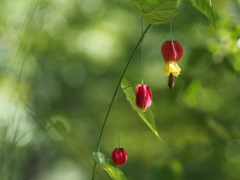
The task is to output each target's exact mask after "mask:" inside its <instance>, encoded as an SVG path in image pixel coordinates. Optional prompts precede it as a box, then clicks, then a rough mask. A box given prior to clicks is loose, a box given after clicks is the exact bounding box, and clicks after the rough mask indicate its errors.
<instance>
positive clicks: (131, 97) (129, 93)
mask: <svg viewBox="0 0 240 180" xmlns="http://www.w3.org/2000/svg"><path fill="white" fill-rule="evenodd" d="M121 87H122V88H123V91H124V93H125V94H126V97H127V100H128V101H129V102H130V104H131V106H132V108H133V109H134V110H135V111H137V113H138V115H139V116H140V117H141V119H142V120H143V122H144V123H146V125H147V126H148V127H149V128H150V129H151V130H152V132H153V133H154V134H155V135H156V136H157V137H158V138H159V139H160V140H162V139H161V137H160V136H159V134H158V132H157V130H156V125H155V120H154V117H155V106H154V104H153V103H152V105H151V107H150V108H148V109H147V110H146V111H145V112H143V111H141V110H140V109H139V108H138V107H137V106H136V96H135V89H134V87H133V86H131V84H130V83H129V82H128V81H127V80H126V79H123V80H122V84H121ZM126 87H127V88H126Z"/></svg>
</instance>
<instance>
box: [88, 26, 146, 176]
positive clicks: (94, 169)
mask: <svg viewBox="0 0 240 180" xmlns="http://www.w3.org/2000/svg"><path fill="white" fill-rule="evenodd" d="M150 27H151V24H149V25H148V26H147V28H146V29H145V31H144V33H143V34H142V36H141V38H140V39H139V41H138V43H137V45H136V47H135V49H134V50H133V52H132V55H131V56H130V58H129V60H128V62H127V65H126V67H125V69H124V70H123V73H122V76H121V77H120V80H119V82H118V84H117V87H116V90H115V92H114V94H113V97H112V100H111V103H110V105H109V108H108V111H107V114H106V117H105V119H104V122H103V125H102V130H101V133H100V136H99V140H98V145H97V152H99V150H100V146H101V142H102V136H103V132H104V129H105V126H106V123H107V120H108V115H109V113H110V111H111V109H112V105H113V102H114V100H115V98H116V95H117V92H118V89H119V87H120V85H121V82H122V80H123V77H124V75H125V73H126V71H127V69H128V67H129V65H130V63H131V61H132V59H133V57H134V55H135V54H136V52H137V49H138V47H139V45H140V44H141V42H142V41H143V39H144V37H145V34H146V33H147V31H148V29H149V28H150ZM96 165H97V162H96V161H94V166H93V173H92V180H95V171H96Z"/></svg>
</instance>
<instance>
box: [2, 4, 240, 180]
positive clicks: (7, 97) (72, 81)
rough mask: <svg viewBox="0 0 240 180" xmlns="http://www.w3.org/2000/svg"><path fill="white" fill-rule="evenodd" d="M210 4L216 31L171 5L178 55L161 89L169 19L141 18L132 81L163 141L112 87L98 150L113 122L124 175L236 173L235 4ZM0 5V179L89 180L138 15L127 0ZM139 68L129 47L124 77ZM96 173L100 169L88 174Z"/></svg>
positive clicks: (239, 31) (239, 153)
mask: <svg viewBox="0 0 240 180" xmlns="http://www.w3.org/2000/svg"><path fill="white" fill-rule="evenodd" d="M213 4H214V7H215V10H216V14H217V16H216V17H217V18H216V29H217V30H215V29H214V27H213V25H212V24H211V23H210V21H209V20H208V19H207V18H206V17H205V16H204V15H202V14H201V13H200V12H199V11H197V9H195V8H194V7H193V6H192V4H191V2H190V1H188V0H182V1H181V3H179V4H178V6H177V9H178V14H177V16H176V17H175V18H174V19H173V38H174V39H176V40H178V41H179V42H181V44H182V46H183V47H184V56H183V58H182V60H181V61H180V62H179V66H180V67H181V68H182V72H181V75H180V76H179V77H178V78H176V85H175V87H174V88H173V90H171V91H170V90H169V88H168V86H167V77H166V76H164V75H163V74H162V68H163V65H164V61H163V59H162V55H161V53H160V51H159V49H160V47H161V44H162V43H163V41H165V40H168V39H169V38H170V33H169V24H162V25H152V27H151V29H150V30H149V32H148V34H147V35H146V37H145V39H144V44H143V47H144V53H143V58H144V71H143V72H144V83H146V84H148V85H149V86H150V87H151V88H152V91H153V96H154V97H153V98H154V104H155V108H156V117H155V122H156V127H157V130H158V133H159V135H160V136H161V138H162V139H163V141H164V142H161V141H159V139H158V138H157V137H156V136H155V135H154V134H153V133H152V132H151V131H150V130H149V128H148V127H147V126H146V125H145V124H144V123H143V122H142V121H141V120H140V118H139V117H138V115H137V113H136V112H135V111H133V109H132V107H131V106H130V105H129V102H128V101H127V100H126V98H125V95H124V94H123V93H119V95H118V98H117V106H114V108H113V110H112V111H111V114H110V116H109V118H110V119H109V121H108V124H107V126H106V130H105V132H104V135H103V141H102V146H101V152H102V153H104V154H106V155H107V156H110V154H111V151H112V150H113V149H114V148H116V147H118V127H119V129H120V135H121V146H122V147H124V148H125V149H126V150H127V152H128V156H129V159H128V162H127V164H126V165H124V166H123V167H121V170H122V171H123V172H124V174H125V175H126V176H127V177H128V179H138V180H159V179H164V180H202V179H206V180H225V179H228V180H235V179H239V177H240V171H239V169H240V111H239V108H240V74H239V72H240V19H239V17H240V1H239V0H226V1H224V0H222V1H218V0H215V1H214V0H213ZM0 10H1V11H0V52H1V53H0V74H1V76H0V111H1V114H0V179H1V180H88V179H90V178H91V173H92V168H93V161H94V159H93V157H92V152H94V151H95V150H96V145H97V140H98V137H99V134H100V130H101V126H102V123H103V120H104V117H105V114H106V111H107V108H108V105H109V103H110V100H111V98H112V95H113V92H114V90H115V88H116V85H117V82H118V80H119V78H120V75H121V73H122V71H123V68H124V66H125V64H126V62H127V60H128V58H129V56H130V54H131V52H132V51H133V49H134V47H135V45H136V43H137V41H138V39H139V37H140V35H141V28H140V18H139V16H138V15H137V14H136V13H134V12H133V11H132V10H131V6H130V1H129V0H121V1H120V0H112V1H110V0H52V1H47V0H15V1H11V0H1V1H0ZM146 26H147V23H144V27H146ZM141 69H142V68H141V51H140V50H139V51H138V52H137V54H136V56H135V58H134V60H133V62H132V64H131V66H130V68H129V69H128V71H127V74H126V78H127V79H128V80H130V81H131V82H136V81H139V80H141V76H142V73H141ZM139 82H140V81H139ZM118 121H119V122H120V123H119V125H118ZM97 179H106V180H107V179H110V177H109V176H108V175H107V173H106V172H104V171H99V174H98V178H97Z"/></svg>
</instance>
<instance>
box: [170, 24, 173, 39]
mask: <svg viewBox="0 0 240 180" xmlns="http://www.w3.org/2000/svg"><path fill="white" fill-rule="evenodd" d="M170 38H171V39H170V40H171V41H172V40H173V36H172V20H171V21H170Z"/></svg>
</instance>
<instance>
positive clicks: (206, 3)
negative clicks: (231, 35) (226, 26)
mask: <svg viewBox="0 0 240 180" xmlns="http://www.w3.org/2000/svg"><path fill="white" fill-rule="evenodd" d="M190 1H191V2H192V5H193V6H194V7H195V8H197V9H198V10H199V11H200V12H201V13H202V14H204V15H205V16H206V17H207V18H208V19H209V20H210V21H211V23H212V24H213V26H214V28H215V29H216V23H215V21H216V18H215V13H214V7H213V4H212V0H190Z"/></svg>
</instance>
